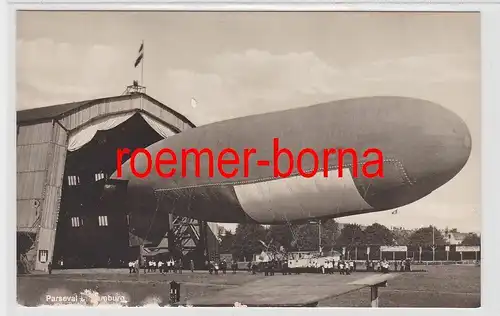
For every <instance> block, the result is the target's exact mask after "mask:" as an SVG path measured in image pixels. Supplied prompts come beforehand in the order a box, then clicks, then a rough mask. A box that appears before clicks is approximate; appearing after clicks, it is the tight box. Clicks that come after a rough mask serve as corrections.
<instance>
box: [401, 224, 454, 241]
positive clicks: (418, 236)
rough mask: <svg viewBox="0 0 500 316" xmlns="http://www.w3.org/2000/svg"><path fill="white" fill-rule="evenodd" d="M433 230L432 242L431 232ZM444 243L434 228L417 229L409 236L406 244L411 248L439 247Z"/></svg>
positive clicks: (439, 233)
mask: <svg viewBox="0 0 500 316" xmlns="http://www.w3.org/2000/svg"><path fill="white" fill-rule="evenodd" d="M433 230H434V240H433V238H432V237H433V234H432V231H433ZM445 243H446V242H445V240H444V238H443V235H442V234H441V232H440V231H439V230H438V229H437V228H436V227H434V226H429V227H423V228H420V229H417V230H416V231H415V232H413V233H412V234H411V235H410V238H409V240H408V244H409V245H411V246H432V245H436V246H441V245H444V244H445Z"/></svg>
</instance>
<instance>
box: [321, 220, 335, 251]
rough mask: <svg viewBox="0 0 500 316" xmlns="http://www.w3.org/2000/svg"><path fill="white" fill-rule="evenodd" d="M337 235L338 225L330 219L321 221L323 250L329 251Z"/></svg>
mask: <svg viewBox="0 0 500 316" xmlns="http://www.w3.org/2000/svg"><path fill="white" fill-rule="evenodd" d="M338 234H339V224H338V223H337V222H336V221H335V220H334V219H333V218H332V219H328V220H325V221H321V246H322V247H323V249H324V250H331V249H332V247H333V246H335V240H336V239H337V235H338Z"/></svg>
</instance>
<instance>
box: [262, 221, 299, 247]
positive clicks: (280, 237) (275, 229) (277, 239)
mask: <svg viewBox="0 0 500 316" xmlns="http://www.w3.org/2000/svg"><path fill="white" fill-rule="evenodd" d="M266 239H267V240H273V244H275V245H276V246H277V247H278V248H279V247H280V246H283V247H284V248H285V249H289V248H290V245H291V243H292V241H293V233H292V230H291V228H290V226H289V225H271V226H270V227H269V229H268V230H267V238H266Z"/></svg>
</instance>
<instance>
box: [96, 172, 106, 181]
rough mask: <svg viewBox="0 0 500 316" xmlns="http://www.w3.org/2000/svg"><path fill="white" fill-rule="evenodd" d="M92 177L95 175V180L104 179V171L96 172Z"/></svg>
mask: <svg viewBox="0 0 500 316" xmlns="http://www.w3.org/2000/svg"><path fill="white" fill-rule="evenodd" d="M94 177H95V181H99V180H102V179H104V178H105V176H104V173H103V172H100V173H96V174H95V175H94Z"/></svg>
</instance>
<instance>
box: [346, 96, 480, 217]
mask: <svg viewBox="0 0 500 316" xmlns="http://www.w3.org/2000/svg"><path fill="white" fill-rule="evenodd" d="M394 109H397V110H395V111H394V112H395V113H394V114H396V113H397V118H396V117H393V118H392V119H394V120H392V119H391V118H390V116H389V118H385V121H384V119H381V121H382V122H384V123H385V124H389V122H388V121H387V120H390V121H392V123H393V124H389V125H390V129H391V131H390V133H388V134H387V135H392V136H389V138H390V140H389V141H388V143H389V145H386V146H384V145H383V146H382V148H383V149H384V150H383V154H384V158H385V163H384V169H385V170H384V171H385V172H384V173H385V174H384V178H378V179H369V180H367V179H361V178H359V179H357V180H356V182H357V186H358V189H359V188H361V190H360V191H362V192H361V193H365V194H366V195H365V196H366V197H365V199H366V201H367V202H368V203H369V204H370V205H371V206H373V207H374V208H375V209H390V208H396V207H400V206H403V205H406V204H409V203H412V202H414V201H416V200H418V199H420V198H423V197H424V196H426V195H428V194H430V193H431V192H432V191H434V190H436V189H437V188H439V187H440V186H442V185H443V184H445V183H446V182H448V181H450V180H451V179H452V178H453V177H455V175H457V174H458V173H459V172H460V170H461V169H462V168H463V167H464V166H465V164H466V163H467V161H468V159H469V156H470V153H471V146H472V144H471V143H472V142H471V135H470V132H469V129H468V127H467V125H466V124H465V122H464V121H463V120H462V119H461V118H460V117H459V116H458V115H457V114H455V113H453V112H452V111H450V110H448V109H445V108H444V107H442V106H440V105H437V104H434V103H431V102H427V101H423V100H414V99H410V100H407V101H406V102H404V105H402V106H399V107H397V106H396V107H394ZM395 122H396V123H395ZM368 187H370V189H369V190H368ZM366 191H368V192H366Z"/></svg>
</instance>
